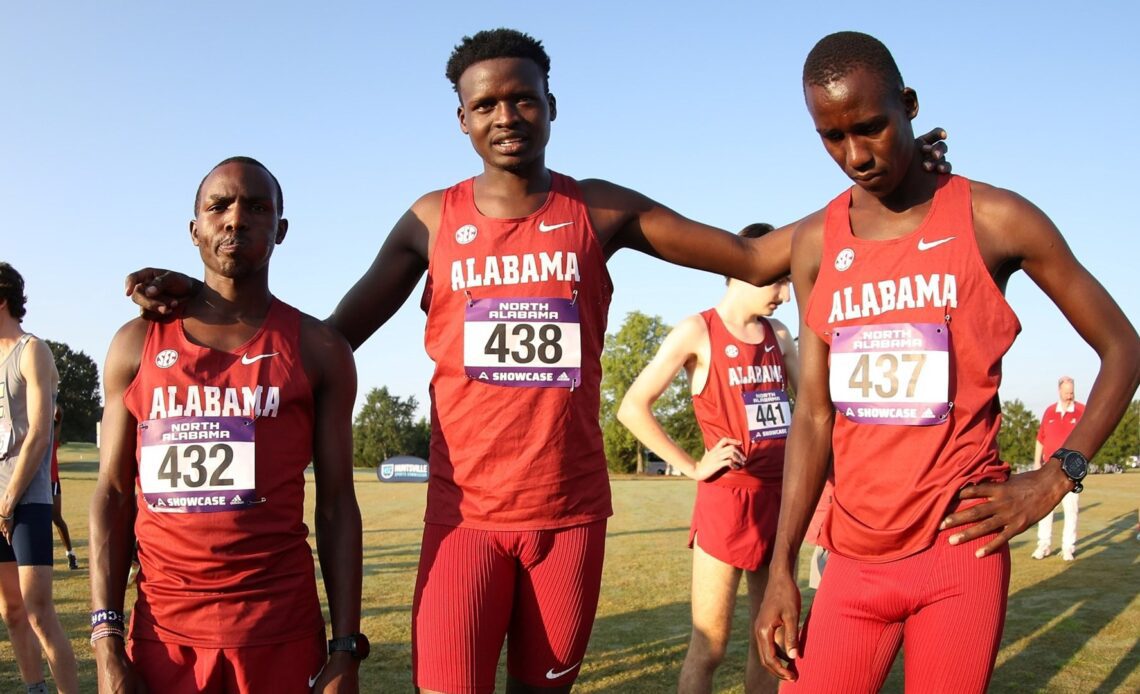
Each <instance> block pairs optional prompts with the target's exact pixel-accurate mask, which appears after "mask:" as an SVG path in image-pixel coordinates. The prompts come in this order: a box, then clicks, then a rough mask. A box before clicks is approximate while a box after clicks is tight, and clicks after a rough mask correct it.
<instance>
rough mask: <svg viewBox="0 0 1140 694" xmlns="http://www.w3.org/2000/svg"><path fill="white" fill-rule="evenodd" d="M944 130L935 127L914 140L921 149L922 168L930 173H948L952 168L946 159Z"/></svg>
mask: <svg viewBox="0 0 1140 694" xmlns="http://www.w3.org/2000/svg"><path fill="white" fill-rule="evenodd" d="M945 139H946V131H945V130H943V129H942V128H935V129H933V130H931V131H930V132H928V133H926V134H925V135H919V136H918V138H916V140H915V142H916V143H917V144H918V146H919V147H920V148H921V149H922V168H923V169H925V170H927V171H929V172H931V173H940V174H948V173H950V170H951V169H952V168H953V167H952V166H951V165H950V162H949V161H947V160H946V152H948V151H949V150H950V148H949V147H948V146H947V145H946V143H945V142H944V140H945Z"/></svg>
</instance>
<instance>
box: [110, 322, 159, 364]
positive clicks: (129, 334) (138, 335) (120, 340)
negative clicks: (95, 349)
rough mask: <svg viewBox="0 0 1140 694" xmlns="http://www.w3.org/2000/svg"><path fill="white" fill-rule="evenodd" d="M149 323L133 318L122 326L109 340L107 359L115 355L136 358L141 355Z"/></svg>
mask: <svg viewBox="0 0 1140 694" xmlns="http://www.w3.org/2000/svg"><path fill="white" fill-rule="evenodd" d="M150 325H151V322H150V321H148V320H146V319H145V318H133V319H131V320H129V321H127V322H126V323H124V324H123V325H122V327H120V328H119V329H118V330H117V331H116V332H115V336H114V337H113V338H111V347H110V349H109V351H108V354H107V356H108V358H110V357H111V356H112V355H113V354H115V353H119V352H122V353H125V354H128V355H130V354H133V355H135V356H136V357H137V356H139V355H141V354H142V349H143V345H144V344H146V333H147V330H148V329H149V328H150Z"/></svg>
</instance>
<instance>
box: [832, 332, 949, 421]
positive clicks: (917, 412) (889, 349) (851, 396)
mask: <svg viewBox="0 0 1140 694" xmlns="http://www.w3.org/2000/svg"><path fill="white" fill-rule="evenodd" d="M949 345H950V335H949V332H948V329H947V326H946V325H945V324H943V323H887V324H883V325H867V326H849V327H846V328H838V329H836V330H834V331H833V333H832V340H831V374H830V383H829V385H830V389H831V399H832V402H834V403H835V409H836V410H838V411H839V412H842V413H843V414H844V415H845V416H846V417H847V418H848V419H850V420H851V421H853V422H859V423H861V424H895V425H900V424H901V425H912V426H913V425H918V426H924V425H930V424H941V423H943V422H945V421H946V420H947V414H948V413H949V412H950V403H949V393H950V351H949Z"/></svg>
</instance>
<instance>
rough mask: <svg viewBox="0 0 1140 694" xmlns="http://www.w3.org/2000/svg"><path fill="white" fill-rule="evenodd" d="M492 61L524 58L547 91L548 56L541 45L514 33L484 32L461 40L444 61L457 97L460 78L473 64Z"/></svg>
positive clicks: (521, 33) (548, 83) (518, 32)
mask: <svg viewBox="0 0 1140 694" xmlns="http://www.w3.org/2000/svg"><path fill="white" fill-rule="evenodd" d="M495 58H527V59H529V60H533V61H534V64H535V65H538V69H539V70H541V71H542V86H543V87H545V88H546V89H547V90H549V89H550V56H549V55H547V54H546V49H545V48H543V47H542V41H539V40H538V39H536V38H534V37H533V36H531V35H530V34H524V33H523V32H521V31H517V30H515V29H505V28H499V29H487V30H485V31H480V32H479V33H477V34H475V35H474V36H464V37H463V40H462V41H460V42H459V45H457V46H456V47H455V49H454V50H452V51H451V57H450V58H448V59H447V71H446V74H447V79H448V80H450V81H451V87H452V88H453V89H454V90H455V93H456V94H458V93H459V77H460V76H461V75H462V74H463V73H464V71H466V70H467V68H469V67H471V66H472V65H474V64H475V63H478V62H481V61H483V60H493V59H495Z"/></svg>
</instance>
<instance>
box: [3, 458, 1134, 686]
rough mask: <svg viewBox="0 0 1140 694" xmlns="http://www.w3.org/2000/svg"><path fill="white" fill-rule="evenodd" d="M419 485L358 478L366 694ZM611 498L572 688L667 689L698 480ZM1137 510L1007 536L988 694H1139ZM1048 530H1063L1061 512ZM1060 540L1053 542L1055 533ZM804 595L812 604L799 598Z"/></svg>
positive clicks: (79, 650) (677, 646)
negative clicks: (1066, 543)
mask: <svg viewBox="0 0 1140 694" xmlns="http://www.w3.org/2000/svg"><path fill="white" fill-rule="evenodd" d="M63 461H64V462H63V464H62V465H61V475H62V478H63V491H64V502H65V506H64V508H65V511H64V514H65V518H66V519H67V521H68V523H69V524H70V526H71V531H72V537H73V538H76V539H77V541H78V542H77V548H78V554H79V558H80V565H81V566H82V567H83V569H84V570H81V571H77V572H69V571H68V570H67V568H66V564H65V563H64V561H63V552H62V550H60V551H59V553H58V555H57V557H58V559H57V564H56V569H57V573H56V592H55V595H56V606H57V608H58V609H59V611H60V613H61V615H62V617H63V620H64V625H65V627H66V628H67V629H68V631H69V632H70V633H71V634H73V635H74V639H73V645H74V647H75V651H76V654H77V656H78V657H79V660H80V673H81V674H80V677H81V681H82V682H83V683H84V687H85V689H84V691H94V690H95V688H94V684H93V682H94V669H93V664H92V661H91V657H90V656H91V649H90V647H89V646H88V644H87V641H86V634H87V628H86V627H85V622H86V619H87V612H88V610H89V609H90V608H89V600H88V584H87V571H86V567H87V543H86V538H87V499H88V498H89V496H90V494H91V491H92V488H93V485H94V479H95V468H96V464H95V462H94V461H95V452H94V449H93V448H92V447H81V446H67V447H65V449H64V454H63ZM425 489H426V487H425V486H424V485H381V484H380V483H378V482H377V481H376V478H375V476H374V475H372V474H371V473H366V472H364V471H361V472H360V473H359V474H358V476H357V495H358V498H359V500H360V505H361V509H362V511H363V516H364V547H365V549H364V567H365V574H364V575H365V578H364V612H363V614H364V623H363V629H364V631H365V632H366V633H368V634H369V635H370V637H371V638H372V642H373V651H372V653H373V655H372V657H371V658H369V660H367V661H366V662H365V664H364V668H363V670H362V681H363V683H364V690H365V691H384V692H405V691H411V674H410V646H409V630H410V629H409V613H410V610H411V601H412V587H413V583H414V579H415V571H416V563H417V558H418V550H419V540H420V531H421V518H422V516H423V503H424V492H425ZM310 491H311V489H310ZM613 491H614V506H615V509H614V510H615V515H614V517H613V518H612V519H611V521H610V526H609V539H608V545H607V548H606V558H607V561H606V572H605V578H604V583H603V586H602V597H601V604H600V606H599V610H598V619H597V623H596V625H595V628H594V634H593V638H592V640H591V642H590V651H589V654H588V656H587V660H586V662H585V664H584V665H583V667H582V676H581V677H580V678H579V685H578V687H577V688H576V691H579V692H621V693H623V694H624V693H625V692H667V691H670V690H672V689H674V688H675V684H676V678H677V672H678V669H679V668H680V663H681V659H682V657H683V656H684V652H685V646H686V643H687V640H688V633H689V613H688V592H689V552H688V550H687V549H685V541H686V539H687V532H688V520H689V512H690V510H691V505H692V499H693V494H694V485H693V483H691V482H688V481H685V480H676V479H648V480H636V479H615V480H614V481H613ZM310 498H311V494H310ZM1138 501H1140V472H1131V473H1130V474H1125V475H1109V476H1094V477H1091V478H1090V479H1089V483H1088V485H1087V487H1086V492H1085V493H1084V494H1082V497H1081V502H1082V510H1081V538H1080V544H1079V546H1078V556H1077V561H1076V562H1073V563H1071V564H1066V563H1064V562H1062V561H1061V560H1060V558H1059V557H1056V556H1054V557H1051V558H1049V559H1047V560H1045V561H1034V560H1032V559H1030V558H1029V553H1030V552H1031V551H1032V549H1033V542H1034V536H1033V534H1032V531H1030V532H1027V533H1025V534H1023V535H1021V536H1020V537H1018V538H1016V539H1015V540H1014V542H1013V545H1012V550H1013V578H1012V581H1011V585H1010V602H1009V616H1008V618H1007V623H1006V630H1005V638H1004V640H1003V645H1002V650H1001V653H1000V655H999V657H998V664H997V671H996V673H995V675H994V681H993V686H992V691H994V692H1019V693H1020V692H1036V691H1043V692H1073V693H1077V692H1080V693H1082V694H1083V693H1085V692H1137V691H1140V598H1138V588H1140V572H1138V564H1140V560H1138V557H1140V542H1137V541H1136V539H1135V534H1136V531H1135V526H1136V507H1137V502H1138ZM1056 522H1057V524H1058V526H1059V525H1060V514H1058V515H1057V520H1056ZM1055 534H1056V535H1057V538H1055V539H1059V535H1060V527H1057V528H1056V531H1055ZM803 582H804V584H805V585H806V580H804V581H803ZM805 598H807V599H810V591H808V590H806V589H805ZM746 619H747V616H746V612H745V607H744V602H743V600H742V601H741V604H740V606H739V609H738V611H737V620H736V626H735V636H734V643H733V645H732V647H731V648H730V652H729V656H728V660H727V662H726V663H725V665H724V666H723V667H722V668H721V672H720V674H719V677H718V680H717V689H716V691H718V692H741V691H743V688H742V687H741V686H740V685H739V684H738V682H740V681H741V679H742V673H743V663H744V649H745V646H746V643H747V638H746V637H747V632H746V630H747V624H746ZM946 637H947V638H948V639H950V638H961V637H962V635H958V634H947V635H946ZM900 674H901V669H900V668H898V667H897V666H896V669H895V672H894V674H892V677H891V679H890V680H889V681H888V684H887V687H886V691H892V692H901V691H902V681H901V677H899V675H900ZM501 680H502V678H501V677H500V681H501ZM18 685H19V680H18V676H17V674H16V672H15V665H14V663H13V661H12V653H11V648H10V646H9V644H8V642H7V640H3V641H0V691H17V688H18Z"/></svg>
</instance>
